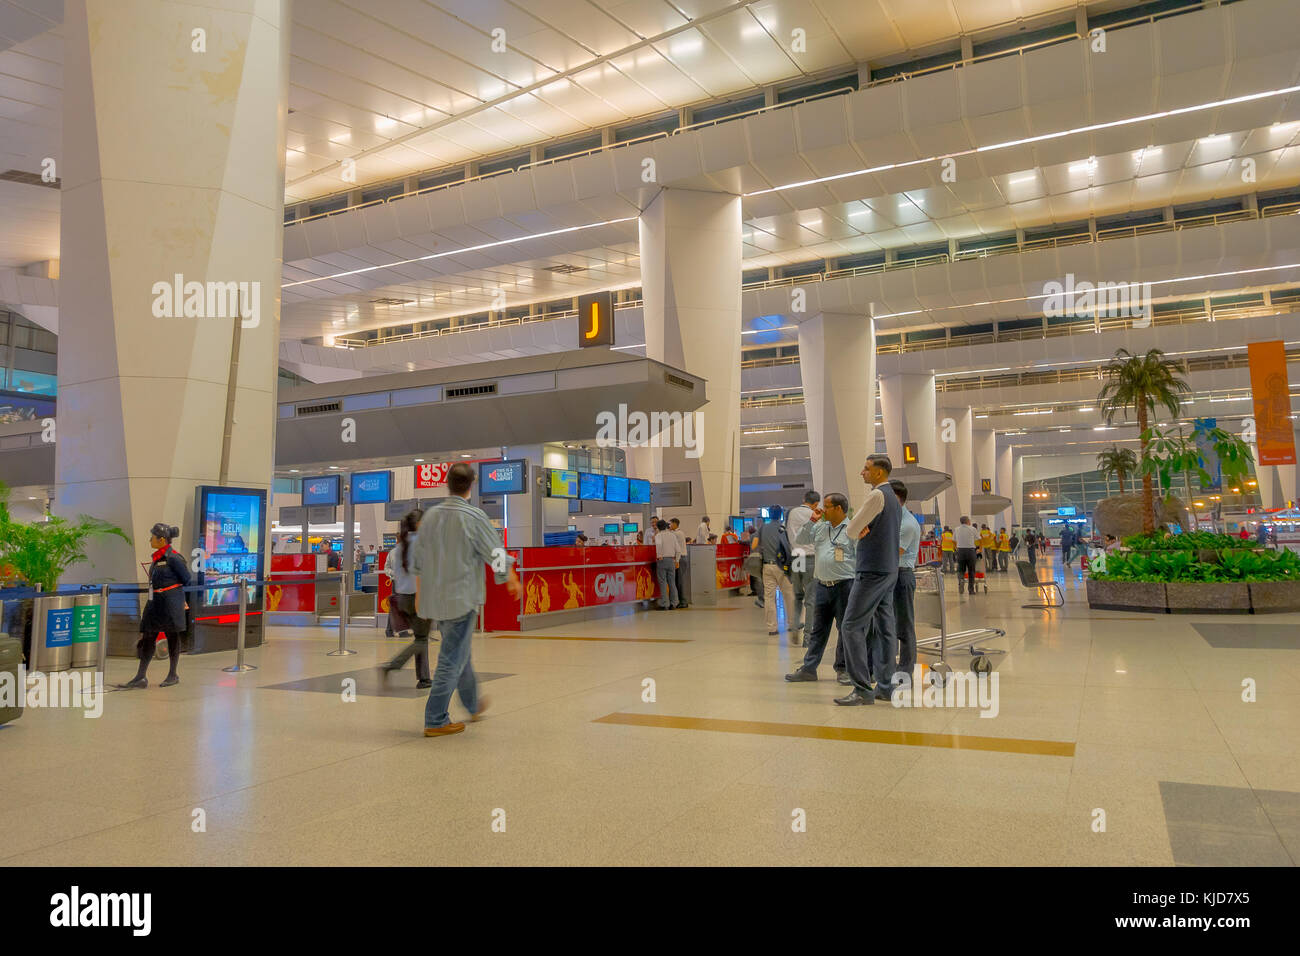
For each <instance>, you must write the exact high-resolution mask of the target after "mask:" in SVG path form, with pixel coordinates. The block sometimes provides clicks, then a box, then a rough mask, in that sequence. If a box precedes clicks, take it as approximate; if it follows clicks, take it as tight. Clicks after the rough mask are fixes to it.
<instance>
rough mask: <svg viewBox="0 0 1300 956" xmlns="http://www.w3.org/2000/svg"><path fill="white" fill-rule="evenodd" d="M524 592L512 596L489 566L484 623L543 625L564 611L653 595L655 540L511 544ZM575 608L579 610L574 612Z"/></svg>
mask: <svg viewBox="0 0 1300 956" xmlns="http://www.w3.org/2000/svg"><path fill="white" fill-rule="evenodd" d="M508 550H509V553H510V555H511V556H512V557H513V558H514V559H515V562H516V564H515V570H516V571H517V572H518V574H519V583H520V584H521V585H522V587H523V594H522V596H521V597H520V599H519V600H518V601H515V600H512V599H511V597H510V594H509V592H508V591H507V590H506V587H505V585H503V584H497V583H496V582H495V578H494V575H493V573H492V570H491V569H490V568H484V573H485V574H486V575H487V600H486V602H485V604H484V608H483V626H484V627H485V628H486V629H487V630H489V631H520V630H528V629H529V628H530V627H546V626H548V624H551V623H554V622H555V620H556V618H557V617H562V616H563V615H564V614H565V613H566V612H567V613H568V615H569V616H570V617H583V616H586V615H584V614H583V613H581V612H584V611H591V612H598V613H608V611H609V610H610V609H611V608H613V607H616V606H618V605H624V606H631V605H634V604H636V603H637V602H638V601H651V600H654V598H655V594H656V590H655V549H654V546H653V545H627V546H612V547H588V548H580V547H572V548H510V549H508ZM574 612H578V613H574Z"/></svg>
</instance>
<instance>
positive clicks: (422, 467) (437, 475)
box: [415, 458, 501, 488]
mask: <svg viewBox="0 0 1300 956" xmlns="http://www.w3.org/2000/svg"><path fill="white" fill-rule="evenodd" d="M459 460H460V461H463V462H465V464H467V465H476V464H478V463H479V462H480V461H500V460H501V459H499V458H462V459H459ZM454 464H456V462H454V461H425V462H421V463H420V464H418V465H416V466H415V487H417V488H445V487H446V486H447V472H449V471H451V466H452V465H454Z"/></svg>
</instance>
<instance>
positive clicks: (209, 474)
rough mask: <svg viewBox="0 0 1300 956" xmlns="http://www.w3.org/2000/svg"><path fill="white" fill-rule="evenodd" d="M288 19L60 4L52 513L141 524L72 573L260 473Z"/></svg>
mask: <svg viewBox="0 0 1300 956" xmlns="http://www.w3.org/2000/svg"><path fill="white" fill-rule="evenodd" d="M289 14H290V4H289V2H288V0H223V2H221V3H220V4H207V5H202V4H200V5H195V4H192V3H179V2H170V0H132V2H124V0H67V3H66V4H65V7H64V24H63V31H62V33H63V50H64V55H63V62H64V74H63V103H62V109H63V153H62V156H61V157H59V159H58V162H59V172H60V175H61V177H62V180H63V183H62V190H61V193H60V196H61V203H62V212H61V220H60V229H61V243H62V263H61V267H62V278H61V290H62V292H61V294H62V299H61V302H60V313H61V315H60V328H59V356H58V376H59V416H58V436H57V438H58V440H57V446H56V456H55V474H56V479H55V480H56V483H57V492H56V505H55V510H56V511H57V512H58V513H60V514H64V515H68V514H76V513H79V512H85V513H89V514H93V515H95V516H97V517H100V518H105V519H108V520H109V521H112V522H114V523H116V524H119V525H121V526H122V527H123V528H125V529H126V530H127V531H128V532H129V533H130V534H131V535H132V537H133V539H134V545H133V546H127V545H125V544H122V543H121V542H116V540H115V539H110V540H109V541H108V542H107V543H105V542H99V543H96V544H95V545H92V548H91V551H90V553H89V557H90V559H91V563H86V564H81V565H78V566H76V567H75V568H74V569H73V570H72V571H70V572H69V574H68V575H67V576H66V580H67V581H69V582H72V581H76V580H86V579H87V578H92V577H94V578H103V577H112V578H115V579H118V580H129V581H134V580H136V579H138V578H139V575H140V567H139V565H138V563H137V561H138V559H139V557H140V556H141V555H145V554H147V553H148V550H149V536H148V533H147V532H148V528H149V527H150V526H151V525H152V524H153V523H154V522H156V521H166V522H167V523H169V524H173V525H178V526H180V528H181V532H182V537H181V541H178V542H177V547H182V546H184V547H190V546H192V544H193V531H194V529H193V528H192V527H191V525H192V523H193V515H192V511H193V500H194V488H195V486H196V485H200V484H227V485H240V486H245V487H258V488H266V489H269V488H270V485H271V473H272V465H273V460H274V444H275V388H276V368H277V356H278V349H279V314H280V281H281V280H280V274H281V244H282V240H283V235H284V214H283V196H284V152H285V116H286V112H287V108H288V107H287V96H288V64H289V60H288V39H289V38H288V29H289V19H290V17H289ZM340 451H341V452H342V451H343V448H342V447H341V448H340ZM263 517H264V520H265V516H263ZM264 527H265V526H264ZM263 544H264V542H263Z"/></svg>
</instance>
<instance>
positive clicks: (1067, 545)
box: [1061, 524, 1074, 568]
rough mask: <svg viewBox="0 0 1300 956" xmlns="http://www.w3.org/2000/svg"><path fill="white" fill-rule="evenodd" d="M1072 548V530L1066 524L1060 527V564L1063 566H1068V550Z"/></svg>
mask: <svg viewBox="0 0 1300 956" xmlns="http://www.w3.org/2000/svg"><path fill="white" fill-rule="evenodd" d="M1073 549H1074V532H1073V531H1072V530H1071V529H1070V526H1069V525H1068V524H1067V525H1066V526H1065V527H1064V528H1062V529H1061V565H1062V567H1063V568H1068V567H1069V566H1070V552H1071V551H1072V550H1073Z"/></svg>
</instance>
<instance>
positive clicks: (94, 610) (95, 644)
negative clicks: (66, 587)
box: [72, 591, 104, 667]
mask: <svg viewBox="0 0 1300 956" xmlns="http://www.w3.org/2000/svg"><path fill="white" fill-rule="evenodd" d="M103 619H104V611H103V608H101V607H100V604H99V595H98V594H96V593H94V592H90V591H88V592H87V593H85V594H78V595H76V596H75V597H73V599H72V666H73V667H95V666H96V665H97V664H98V663H99V642H100V640H102V637H103V628H102V627H101V622H102V621H103Z"/></svg>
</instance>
